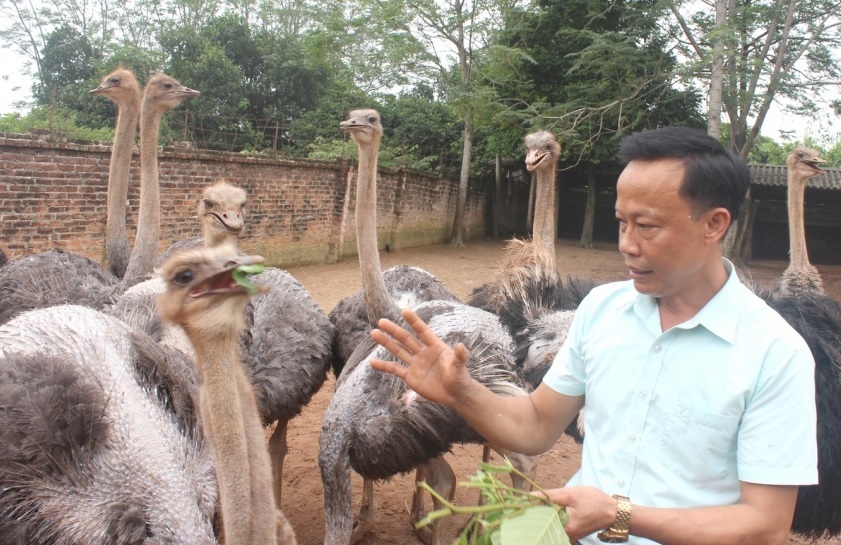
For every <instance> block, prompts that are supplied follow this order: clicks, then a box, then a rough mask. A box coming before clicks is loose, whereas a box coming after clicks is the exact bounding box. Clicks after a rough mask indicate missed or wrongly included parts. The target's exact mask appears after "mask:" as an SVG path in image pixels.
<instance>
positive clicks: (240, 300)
mask: <svg viewBox="0 0 841 545" xmlns="http://www.w3.org/2000/svg"><path fill="white" fill-rule="evenodd" d="M262 263H263V258H262V257H260V256H243V255H239V254H238V252H237V249H236V247H235V246H233V245H227V244H226V245H223V246H218V247H215V248H196V249H191V250H185V251H183V252H181V253H177V254H175V255H174V256H172V257H171V258H169V259H168V260H167V261H166V263H164V266H163V270H162V272H161V277H162V278H163V281H164V284H165V286H166V288H165V291H164V292H163V293H162V294H161V295H160V296H159V297H158V311H159V312H160V315H161V317H162V318H163V319H164V320H167V321H169V322H172V323H175V324H178V325H180V326H181V327H183V328H184V330H185V331H186V332H187V333H188V334H190V332H202V333H204V334H217V333H222V332H228V331H232V330H235V331H239V330H240V329H241V327H242V326H243V320H244V318H243V316H244V314H245V312H244V311H245V306H246V304H247V303H248V300H249V298H250V297H251V295H252V294H254V293H257V292H263V291H265V288H264V287H263V286H260V285H255V284H252V283H251V282H250V281H249V280H248V279H246V278H245V275H247V274H253V273H254V272H260V271H261V270H262V266H258V267H253V266H254V265H260V264H262Z"/></svg>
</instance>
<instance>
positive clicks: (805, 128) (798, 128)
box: [0, 49, 838, 145]
mask: <svg viewBox="0 0 841 545" xmlns="http://www.w3.org/2000/svg"><path fill="white" fill-rule="evenodd" d="M3 60H4V62H3V63H0V114H4V113H9V112H12V111H14V108H13V107H12V104H13V103H14V102H16V101H19V100H21V99H29V98H30V97H31V93H30V89H31V87H32V81H31V78H30V77H29V76H24V75H22V74H21V72H22V70H23V65H24V59H23V56H22V55H19V54H17V53H15V52H13V51H10V50H8V49H6V50H4V51H3ZM820 118H821V120H820V122H819V123H818V124H817V125H816V123H815V120H814V119H811V118H805V117H800V116H793V115H791V114H786V113H783V112H782V109H781V108H780V107H779V106H778V105H776V104H774V105H773V106H772V108H771V110H770V111H769V112H768V116H767V117H766V119H765V122H764V123H763V125H762V135H764V136H768V137H770V138H772V139H774V140H776V141H777V142H784V141H787V140H788V139H786V138H783V136H782V135H781V134H780V131H781V130H785V131H794V138H795V139H796V140H797V141H799V142H803V141H804V140H805V137H806V136H813V137H815V136H818V135H819V127H820V126H822V125H821V124H823V126H824V127H825V128H826V129H830V130H829V131H828V132H829V134H831V135H833V137H835V135H836V134H838V131H836V130H832V127H833V126H834V125H838V123H837V121H838V120H837V118H836V116H834V115H832V114H831V113H830V112H829V111H828V110H827V112H825V115H822V116H820ZM833 144H834V142H832V143H830V145H833Z"/></svg>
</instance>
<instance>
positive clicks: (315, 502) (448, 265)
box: [282, 240, 841, 545]
mask: <svg viewBox="0 0 841 545" xmlns="http://www.w3.org/2000/svg"><path fill="white" fill-rule="evenodd" d="M503 247H504V243H502V242H497V241H491V240H473V241H470V242H469V243H468V244H467V246H466V247H465V248H450V247H448V246H446V245H435V246H426V247H422V248H411V249H405V250H400V251H397V252H393V253H383V254H382V255H381V261H382V265H383V267H384V268H387V267H390V266H392V265H397V264H407V265H417V266H420V267H423V268H425V269H427V270H428V271H430V272H431V273H433V274H434V275H436V276H437V277H438V278H440V279H441V280H442V281H443V282H444V283H445V284H446V285H447V286H448V287H450V289H452V290H453V291H454V292H455V293H456V294H457V295H458V296H459V297H462V298H466V297H467V296H468V295H469V294H470V292H471V290H472V289H473V288H475V287H476V286H479V285H480V284H482V283H483V282H485V281H486V280H488V279H489V278H490V277H491V276H492V275H493V273H494V267H495V265H496V264H497V263H498V262H499V258H500V256H501V254H502V251H503ZM556 248H557V261H558V268H559V270H561V271H563V272H566V273H568V274H571V275H589V276H593V277H595V278H597V279H599V280H602V281H611V280H620V279H624V278H625V276H626V274H625V270H624V267H623V264H622V258H621V256H620V255H619V253H618V252H617V250H616V247H615V244H612V243H609V244H608V243H603V244H597V247H596V248H595V249H591V250H588V249H582V248H578V247H577V245H576V242H575V241H571V240H559V241H558V242H557V244H556ZM749 266H750V271H751V274H752V275H753V277H754V278H755V279H757V280H760V281H765V280H767V281H773V279H774V278H776V277H777V276H778V275H779V274H780V273H781V272H782V270H783V269H784V268H785V266H786V263H785V262H782V261H753V262H751V263H749ZM818 269H819V270H820V272H821V273H822V274H823V277H824V282H825V283H826V288H827V292H828V293H829V294H830V295H832V296H833V297H836V298H841V266H821V265H818ZM288 270H289V272H290V273H291V274H293V275H294V276H295V277H296V278H298V279H299V280H300V281H301V282H302V283H303V284H304V286H305V287H306V288H307V289H308V290H309V291H310V293H312V295H313V296H314V297H315V299H316V301H317V302H318V303H319V304H320V305H321V306H322V308H323V309H324V310H325V312H329V311H330V310H331V309H332V308H333V306H334V305H335V304H336V302H337V301H338V300H339V299H341V298H342V297H344V296H345V295H348V294H350V293H352V292H353V291H355V290H358V289H360V288H361V282H360V278H359V267H358V263H357V261H356V259H355V258H346V259H344V260H343V261H341V262H339V263H335V264H331V265H314V266H300V267H292V268H289V269H288ZM332 391H333V379H332V377H331V378H330V379H329V380H328V381H327V382H326V383H325V384H324V386H323V387H322V388H321V390H320V391H319V393H318V394H316V396H315V397H314V398H313V400H312V401H311V402H310V404H309V405H308V406H307V407H306V408H305V409H304V411H303V413H302V414H301V415H299V416H298V417H296V418H295V419H293V420H292V421H291V422H290V423H289V436H288V442H289V453H288V455H287V457H286V463H285V465H284V471H283V480H284V485H283V486H284V491H283V506H282V509H283V512H284V514H285V515H286V517H287V518H288V519H289V521H290V523H291V524H292V526H293V527H294V528H295V532H296V534H297V537H298V543H299V544H300V545H319V544H321V543H323V541H324V516H323V507H322V487H321V479H320V476H319V471H318V436H319V432H320V429H321V421H322V418H323V415H324V412H325V410H326V408H327V405H328V403H329V402H330V396H331V393H332ZM481 450H482V449H481V447H480V446H478V445H466V446H457V447H455V448H454V449H453V451H452V452H451V453H450V454H448V455H447V456H446V458H447V460H448V461H449V462H450V464H451V465H452V467H453V470H454V471H455V473H456V477H457V479H459V480H460V481H466V480H469V478H470V477H471V476H472V475H473V474H474V473H475V472H476V470H477V469H478V462H479V460H480V458H481ZM495 460H497V461H498V460H499V458H498V457H497V458H495ZM579 461H580V447H579V446H578V445H576V444H575V443H574V442H573V441H572V440H571V439H569V438H567V437H564V438H562V439H561V440H560V441H559V442H558V444H557V445H556V446H555V447H554V448H553V449H552V450H550V451H549V452H547V453H546V454H544V455H542V456H541V458H540V463H539V467H538V473H537V478H536V481H537V482H538V483H540V484H541V486H544V487H555V486H561V485H563V484H564V483H565V482H566V480H567V479H568V478H569V477H570V476H571V475H572V474H573V473H574V471H575V469H576V468H577V466H578V464H579ZM413 478H414V475H413V474H406V475H400V476H396V477H394V478H393V479H391V480H389V481H387V482H379V483H377V484H376V485H375V490H374V502H375V507H374V528H375V530H374V531H373V532H371V533H369V534H368V535H367V536H366V537H365V538H364V539H363V540H362V542H361V543H362V544H364V545H375V544H376V545H398V544H401V545H402V544H409V545H411V544H415V543H418V544H419V543H420V541H419V540H417V539H416V538H415V536H414V534H413V532H412V528H411V525H410V523H409V516H408V509H409V505H410V502H411V494H412V490H413ZM353 486H354V498H355V501H357V502H358V501H359V499H360V497H361V492H360V487H361V479H360V478H359V477H358V476H356V475H354V481H353ZM476 500H477V495H476V492H475V491H468V490H464V489H461V488H459V489H457V491H456V500H455V501H456V503H459V504H475V503H476ZM458 526H459V521H458V520H451V521H449V522H448V526H447V531H448V535H452V536H453V537H454V536H455V535H456V534H457V531H458ZM800 543H810V542H809V541H806V540H803V539H801V538H797V537H796V536H792V538H791V539H790V540H789V544H800ZM814 543H816V544H818V545H824V544H827V545H828V544H839V543H841V539H825V540H818V541H816V542H814Z"/></svg>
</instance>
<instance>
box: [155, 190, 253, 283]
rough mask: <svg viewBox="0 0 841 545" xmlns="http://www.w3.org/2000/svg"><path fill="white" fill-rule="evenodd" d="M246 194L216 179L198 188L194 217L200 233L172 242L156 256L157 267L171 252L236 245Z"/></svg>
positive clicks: (240, 229)
mask: <svg viewBox="0 0 841 545" xmlns="http://www.w3.org/2000/svg"><path fill="white" fill-rule="evenodd" d="M247 201H248V194H247V193H246V192H245V190H244V189H242V188H241V187H237V186H235V185H233V184H230V183H228V182H227V181H226V180H217V181H216V182H214V183H213V184H211V185H209V186H207V187H206V188H205V189H204V191H202V198H201V200H200V201H199V206H198V210H197V214H196V216H197V217H198V220H199V226H200V228H201V233H202V234H201V236H198V237H193V238H186V239H183V240H179V241H177V242H173V243H172V244H170V245H169V246H168V247H167V249H166V250H164V252H163V253H162V254H161V255H160V256H159V257H158V262H157V264H156V267H158V268H160V267H161V266H163V264H164V262H165V261H166V260H167V259H169V257H170V256H171V255H173V254H174V253H175V252H179V251H181V250H185V249H188V248H199V247H201V246H207V247H216V246H221V245H223V244H233V245H237V244H238V243H239V237H240V236H241V235H242V229H243V226H244V225H245V210H244V209H245V204H246V202H247Z"/></svg>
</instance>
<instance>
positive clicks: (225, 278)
mask: <svg viewBox="0 0 841 545" xmlns="http://www.w3.org/2000/svg"><path fill="white" fill-rule="evenodd" d="M262 264H263V258H262V257H261V256H259V255H245V256H234V257H225V258H220V259H218V260H217V261H216V262H215V263H212V264H211V265H209V266H208V267H207V268H206V269H205V270H204V271H203V274H202V275H201V276H199V277H197V278H196V279H195V280H194V282H193V285H192V286H191V287H190V296H191V297H204V296H207V295H217V294H246V293H247V294H249V295H252V294H255V293H264V292H265V291H266V290H267V288H266V287H265V286H262V285H258V284H254V283H253V282H251V281H250V280H249V279H248V278H246V277H247V276H248V275H251V274H257V273H259V272H262V271H263V269H264V267H263V266H262Z"/></svg>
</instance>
